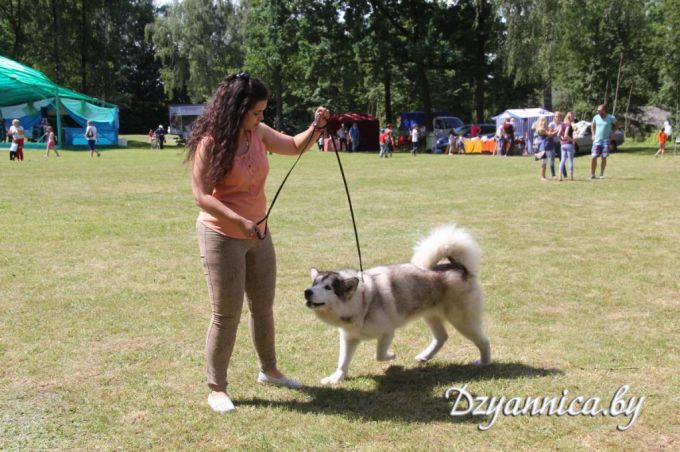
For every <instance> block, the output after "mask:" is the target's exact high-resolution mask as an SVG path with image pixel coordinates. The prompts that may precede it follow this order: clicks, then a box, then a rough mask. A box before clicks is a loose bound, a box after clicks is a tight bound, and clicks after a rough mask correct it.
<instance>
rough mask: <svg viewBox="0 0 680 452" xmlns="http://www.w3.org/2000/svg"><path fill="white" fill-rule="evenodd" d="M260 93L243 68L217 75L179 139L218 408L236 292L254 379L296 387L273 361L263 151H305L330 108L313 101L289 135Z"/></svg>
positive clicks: (227, 407)
mask: <svg viewBox="0 0 680 452" xmlns="http://www.w3.org/2000/svg"><path fill="white" fill-rule="evenodd" d="M268 99H269V89H268V88H267V87H266V86H265V84H264V83H263V82H262V81H261V80H260V79H258V78H255V77H251V76H250V75H249V74H248V73H245V72H242V73H240V74H234V75H229V76H227V77H225V78H224V79H223V80H222V81H221V82H220V83H219V84H218V86H217V89H216V90H215V93H214V94H213V95H212V96H211V100H210V102H209V103H208V105H207V106H206V108H205V110H204V112H203V114H202V115H201V116H199V117H198V119H196V121H195V122H194V123H193V127H192V130H191V135H190V137H189V140H188V141H187V157H186V160H187V162H191V163H192V164H193V167H192V178H191V188H192V192H193V195H194V199H195V201H196V204H197V205H198V206H199V207H200V209H201V212H200V213H199V215H198V218H197V221H196V234H197V238H198V246H199V250H200V256H201V263H202V266H203V273H204V275H205V278H206V282H207V285H208V293H209V296H210V300H211V319H210V323H209V326H208V332H207V340H206V361H207V365H206V373H207V383H208V388H209V390H210V393H209V395H208V405H209V406H210V408H212V410H213V411H215V412H218V413H226V412H228V411H232V410H233V409H234V404H233V403H232V401H231V399H230V398H229V395H228V394H227V384H228V381H227V370H228V367H229V361H230V359H231V354H232V351H233V349H234V344H235V342H236V331H237V328H238V324H239V322H240V320H241V309H242V306H243V298H244V295H245V297H246V299H247V301H248V307H249V310H250V332H251V339H252V341H253V343H254V345H255V350H256V352H257V357H258V360H259V365H260V371H259V373H258V375H257V381H258V383H261V384H268V385H275V386H282V387H286V388H292V389H295V388H300V387H302V385H301V384H300V383H299V382H297V381H295V380H293V379H292V378H288V377H287V376H285V375H284V374H283V373H282V372H281V371H280V370H279V367H278V363H277V359H276V346H275V331H274V298H275V289H276V253H275V251H274V243H273V241H272V233H271V231H270V230H269V229H268V227H267V223H266V219H265V212H266V209H267V200H266V197H265V186H266V183H267V176H268V174H269V160H268V158H267V153H266V150H269V151H271V152H274V153H277V154H282V155H288V156H293V155H299V154H301V153H303V152H305V151H306V150H307V149H308V148H309V147H310V146H311V145H312V144H313V143H314V141H315V140H316V139H318V138H319V135H320V134H321V133H322V131H324V130H326V127H327V125H328V120H329V118H330V112H329V111H328V110H327V109H325V108H323V107H318V108H317V109H316V111H315V113H314V122H313V123H312V124H310V126H309V127H308V128H307V129H306V130H304V131H302V132H300V133H299V134H297V135H295V136H294V137H293V136H289V135H286V134H283V133H281V132H278V131H276V130H274V129H273V128H271V127H269V126H268V125H267V124H265V123H264V122H263V119H264V111H265V109H266V108H267V102H268Z"/></svg>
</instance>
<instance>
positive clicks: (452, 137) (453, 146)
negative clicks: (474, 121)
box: [448, 129, 458, 157]
mask: <svg viewBox="0 0 680 452" xmlns="http://www.w3.org/2000/svg"><path fill="white" fill-rule="evenodd" d="M457 138H458V137H456V132H454V131H453V129H451V130H450V131H449V152H448V154H449V155H450V156H451V157H453V154H454V152H455V151H456V139H457Z"/></svg>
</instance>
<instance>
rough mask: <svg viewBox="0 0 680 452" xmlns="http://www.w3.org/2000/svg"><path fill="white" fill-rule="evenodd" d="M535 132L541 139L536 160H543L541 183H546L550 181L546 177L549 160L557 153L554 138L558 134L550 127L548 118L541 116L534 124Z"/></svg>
mask: <svg viewBox="0 0 680 452" xmlns="http://www.w3.org/2000/svg"><path fill="white" fill-rule="evenodd" d="M534 131H535V132H536V136H537V137H538V139H539V144H538V152H537V153H536V158H538V159H541V181H546V180H548V179H546V177H545V167H546V166H547V160H548V159H549V158H550V157H551V154H554V153H555V141H554V140H553V136H554V134H555V133H556V132H555V131H554V130H552V129H550V127H548V118H546V117H545V116H541V117H540V118H538V121H536V122H535V123H534ZM553 158H554V156H553Z"/></svg>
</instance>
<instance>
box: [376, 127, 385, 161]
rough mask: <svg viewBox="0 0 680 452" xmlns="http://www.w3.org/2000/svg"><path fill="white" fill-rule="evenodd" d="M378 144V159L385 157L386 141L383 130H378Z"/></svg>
mask: <svg viewBox="0 0 680 452" xmlns="http://www.w3.org/2000/svg"><path fill="white" fill-rule="evenodd" d="M378 142H379V143H380V154H378V158H383V157H387V140H386V137H385V129H380V134H379V135H378Z"/></svg>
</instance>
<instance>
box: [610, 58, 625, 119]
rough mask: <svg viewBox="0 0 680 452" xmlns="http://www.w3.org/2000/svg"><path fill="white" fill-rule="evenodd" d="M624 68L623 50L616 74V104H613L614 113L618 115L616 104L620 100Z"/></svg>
mask: <svg viewBox="0 0 680 452" xmlns="http://www.w3.org/2000/svg"><path fill="white" fill-rule="evenodd" d="M622 68H623V52H621V58H620V59H619V73H618V74H617V75H616V89H615V90H614V105H613V106H612V114H613V115H614V116H616V104H617V102H618V100H619V86H620V84H621V69H622Z"/></svg>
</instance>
